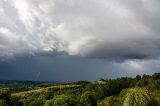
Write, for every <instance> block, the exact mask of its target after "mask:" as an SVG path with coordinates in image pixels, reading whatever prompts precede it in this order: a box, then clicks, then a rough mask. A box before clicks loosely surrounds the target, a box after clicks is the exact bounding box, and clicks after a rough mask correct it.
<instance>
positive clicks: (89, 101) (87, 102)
mask: <svg viewBox="0 0 160 106" xmlns="http://www.w3.org/2000/svg"><path fill="white" fill-rule="evenodd" d="M80 103H81V104H82V105H83V106H97V100H96V99H95V97H94V95H93V92H90V91H86V92H84V93H83V94H82V95H81V98H80Z"/></svg>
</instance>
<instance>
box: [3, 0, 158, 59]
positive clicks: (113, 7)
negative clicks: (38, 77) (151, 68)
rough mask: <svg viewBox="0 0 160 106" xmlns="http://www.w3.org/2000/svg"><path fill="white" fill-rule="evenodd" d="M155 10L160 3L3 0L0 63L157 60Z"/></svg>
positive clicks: (138, 1)
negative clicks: (48, 58)
mask: <svg viewBox="0 0 160 106" xmlns="http://www.w3.org/2000/svg"><path fill="white" fill-rule="evenodd" d="M159 5H160V2H159V0H152V1H150V0H134V1H133V0H121V1H118V0H112V1H110V0H100V1H97V0H85V1H84V0H83V1H79V0H61V1H60V0H45V1H44V0H2V1H0V13H1V14H2V17H0V28H1V29H2V30H0V38H1V39H0V41H1V42H0V51H2V52H1V53H0V57H6V56H10V55H13V56H15V55H23V54H32V55H33V54H38V53H50V52H51V53H52V52H66V53H67V54H69V55H75V56H82V57H90V58H122V59H145V58H154V57H159V54H160V44H159V42H160V37H159V34H160V32H159V31H160V30H159V28H160V20H159V19H160V8H159ZM3 30H8V32H9V33H10V34H9V33H5V34H4V33H2V32H4V31H3ZM12 35H13V36H15V38H16V39H15V38H14V37H13V36H12ZM6 36H8V37H6ZM4 39H5V41H4Z"/></svg>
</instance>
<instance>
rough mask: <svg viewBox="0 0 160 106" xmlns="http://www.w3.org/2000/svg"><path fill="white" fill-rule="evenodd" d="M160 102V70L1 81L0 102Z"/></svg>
mask: <svg viewBox="0 0 160 106" xmlns="http://www.w3.org/2000/svg"><path fill="white" fill-rule="evenodd" d="M97 105H98V106H160V73H155V74H154V75H143V76H140V75H137V76H136V77H135V78H128V77H123V78H117V79H100V80H98V81H95V82H88V81H79V82H73V83H64V84H44V83H43V84H22V83H16V84H15V83H14V84H11V83H9V84H1V85H0V106H97Z"/></svg>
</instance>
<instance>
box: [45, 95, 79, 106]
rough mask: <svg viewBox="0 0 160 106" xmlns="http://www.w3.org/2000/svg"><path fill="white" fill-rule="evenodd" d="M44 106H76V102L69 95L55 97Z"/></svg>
mask: <svg viewBox="0 0 160 106" xmlns="http://www.w3.org/2000/svg"><path fill="white" fill-rule="evenodd" d="M44 106H76V101H75V100H74V99H73V98H72V97H71V96H70V95H57V96H55V97H54V98H53V99H51V100H47V101H46V102H45V104H44Z"/></svg>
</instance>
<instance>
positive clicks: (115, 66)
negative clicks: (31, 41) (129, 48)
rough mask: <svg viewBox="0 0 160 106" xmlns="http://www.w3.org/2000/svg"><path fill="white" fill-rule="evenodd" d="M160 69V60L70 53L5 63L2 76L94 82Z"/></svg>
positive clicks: (2, 77) (0, 71)
mask: <svg viewBox="0 0 160 106" xmlns="http://www.w3.org/2000/svg"><path fill="white" fill-rule="evenodd" d="M159 68H160V62H159V60H149V61H147V62H146V61H126V62H124V63H112V62H108V61H105V60H99V59H94V60H92V59H85V58H81V57H72V56H67V55H61V56H51V55H48V56H44V55H43V56H34V57H28V56H25V57H19V58H16V59H14V60H10V61H5V62H1V63H0V79H6V80H13V79H14V80H50V81H51V80H52V81H77V80H90V81H93V80H98V79H99V78H117V77H121V76H123V77H124V76H131V77H134V76H136V75H137V74H140V75H142V74H153V73H154V72H157V70H158V69H159Z"/></svg>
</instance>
